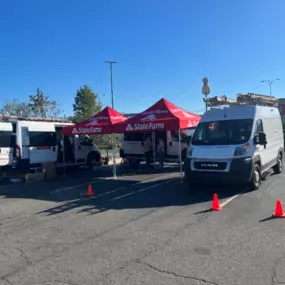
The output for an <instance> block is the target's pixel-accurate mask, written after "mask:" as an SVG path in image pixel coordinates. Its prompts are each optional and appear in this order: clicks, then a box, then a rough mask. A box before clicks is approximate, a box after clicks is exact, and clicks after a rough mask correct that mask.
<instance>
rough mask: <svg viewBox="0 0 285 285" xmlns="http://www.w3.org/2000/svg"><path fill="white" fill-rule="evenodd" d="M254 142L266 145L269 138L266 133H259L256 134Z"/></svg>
mask: <svg viewBox="0 0 285 285" xmlns="http://www.w3.org/2000/svg"><path fill="white" fill-rule="evenodd" d="M254 144H260V145H266V144H267V139H266V134H265V133H259V134H257V135H255V136H254Z"/></svg>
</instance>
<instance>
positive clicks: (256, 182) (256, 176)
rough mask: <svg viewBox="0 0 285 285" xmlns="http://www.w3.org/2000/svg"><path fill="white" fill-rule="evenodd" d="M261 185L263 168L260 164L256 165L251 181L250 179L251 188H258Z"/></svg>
mask: <svg viewBox="0 0 285 285" xmlns="http://www.w3.org/2000/svg"><path fill="white" fill-rule="evenodd" d="M260 185H261V170H260V166H259V165H258V164H255V165H254V168H253V171H252V175H251V181H250V190H257V189H259V187H260Z"/></svg>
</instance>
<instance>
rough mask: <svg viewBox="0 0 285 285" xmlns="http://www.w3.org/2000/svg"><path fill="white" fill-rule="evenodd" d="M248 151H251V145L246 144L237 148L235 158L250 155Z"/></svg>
mask: <svg viewBox="0 0 285 285" xmlns="http://www.w3.org/2000/svg"><path fill="white" fill-rule="evenodd" d="M248 150H249V144H248V143H246V144H245V145H242V146H239V147H237V148H236V150H235V154H234V156H244V155H246V154H247V153H248Z"/></svg>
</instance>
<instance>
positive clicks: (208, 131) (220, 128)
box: [192, 119, 253, 145]
mask: <svg viewBox="0 0 285 285" xmlns="http://www.w3.org/2000/svg"><path fill="white" fill-rule="evenodd" d="M252 124H253V120H252V119H240V120H225V121H213V122H204V123H199V125H198V127H197V129H196V131H195V133H194V135H193V138H192V145H231V144H242V143H246V142H247V141H248V140H249V138H250V134H251V129H252Z"/></svg>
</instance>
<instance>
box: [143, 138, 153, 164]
mask: <svg viewBox="0 0 285 285" xmlns="http://www.w3.org/2000/svg"><path fill="white" fill-rule="evenodd" d="M143 147H144V153H145V160H146V164H147V166H149V165H150V161H151V155H152V143H151V139H150V137H147V138H146V140H145V141H144V144H143Z"/></svg>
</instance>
